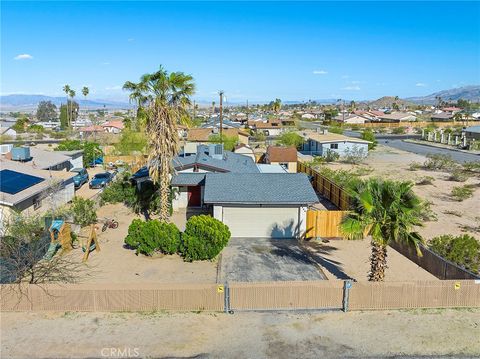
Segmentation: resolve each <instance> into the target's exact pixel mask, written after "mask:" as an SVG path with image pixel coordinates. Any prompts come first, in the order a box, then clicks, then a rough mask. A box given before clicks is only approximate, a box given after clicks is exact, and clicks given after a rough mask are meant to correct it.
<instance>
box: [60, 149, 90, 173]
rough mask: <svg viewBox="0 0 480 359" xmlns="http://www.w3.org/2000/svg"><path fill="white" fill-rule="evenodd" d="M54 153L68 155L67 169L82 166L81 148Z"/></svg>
mask: <svg viewBox="0 0 480 359" xmlns="http://www.w3.org/2000/svg"><path fill="white" fill-rule="evenodd" d="M55 153H59V154H61V155H64V156H67V157H69V162H70V168H68V170H71V169H72V168H82V167H83V150H73V151H55Z"/></svg>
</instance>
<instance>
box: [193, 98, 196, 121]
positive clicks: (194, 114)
mask: <svg viewBox="0 0 480 359" xmlns="http://www.w3.org/2000/svg"><path fill="white" fill-rule="evenodd" d="M195 117H196V113H195V100H193V120H194V121H195Z"/></svg>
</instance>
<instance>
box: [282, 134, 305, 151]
mask: <svg viewBox="0 0 480 359" xmlns="http://www.w3.org/2000/svg"><path fill="white" fill-rule="evenodd" d="M277 142H278V143H279V144H281V145H284V146H294V147H295V148H299V147H300V146H301V145H303V143H304V142H305V139H304V138H303V137H302V136H300V135H299V134H298V133H296V132H285V133H282V134H281V135H280V136H279V137H278V141H277Z"/></svg>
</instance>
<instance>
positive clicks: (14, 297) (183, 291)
mask: <svg viewBox="0 0 480 359" xmlns="http://www.w3.org/2000/svg"><path fill="white" fill-rule="evenodd" d="M14 288H15V287H12V286H10V285H2V286H1V287H0V290H1V292H0V294H1V301H0V304H1V310H2V311H4V312H6V311H86V312H93V311H106V312H116V311H117V312H118V311H161V310H167V311H225V312H229V311H237V310H238V311H242V310H304V309H310V310H322V309H342V310H344V311H347V310H384V309H402V308H454V307H480V281H474V280H458V281H453V280H446V281H439V280H437V281H412V282H383V283H371V282H352V281H340V280H332V281H326V280H325V281H299V282H265V283H250V282H248V283H226V284H224V285H218V284H135V285H133V284H132V285H125V284H109V285H104V284H95V285H85V284H83V285H65V286H59V285H49V286H47V287H44V288H40V287H38V286H33V285H32V286H27V287H25V288H24V293H25V294H26V296H18V292H17V291H15V290H14Z"/></svg>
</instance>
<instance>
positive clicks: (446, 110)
mask: <svg viewBox="0 0 480 359" xmlns="http://www.w3.org/2000/svg"><path fill="white" fill-rule="evenodd" d="M442 110H443V111H445V112H450V113H451V114H452V115H455V114H456V113H457V112H460V111H462V109H461V108H459V107H455V106H452V107H444V108H442Z"/></svg>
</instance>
